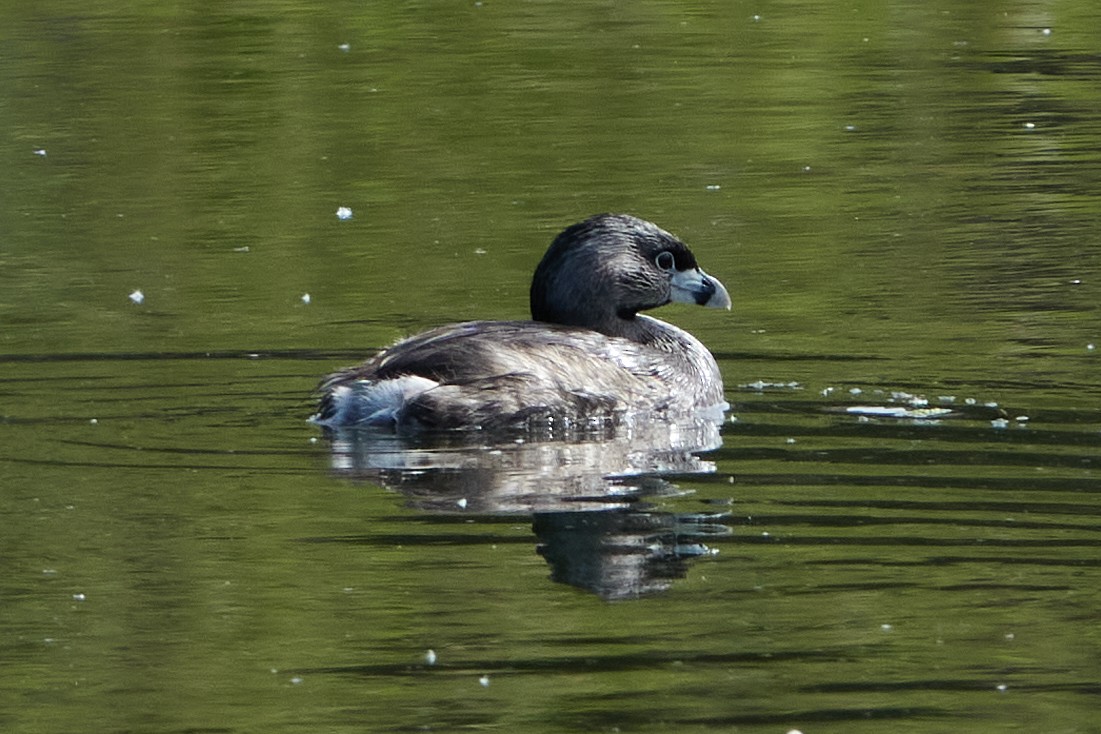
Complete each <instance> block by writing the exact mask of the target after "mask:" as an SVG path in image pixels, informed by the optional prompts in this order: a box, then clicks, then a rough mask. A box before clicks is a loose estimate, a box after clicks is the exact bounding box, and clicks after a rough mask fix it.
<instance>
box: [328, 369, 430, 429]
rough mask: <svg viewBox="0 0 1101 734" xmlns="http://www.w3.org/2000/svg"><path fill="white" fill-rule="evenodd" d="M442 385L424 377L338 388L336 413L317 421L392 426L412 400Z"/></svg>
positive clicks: (330, 423) (348, 385) (404, 377)
mask: <svg viewBox="0 0 1101 734" xmlns="http://www.w3.org/2000/svg"><path fill="white" fill-rule="evenodd" d="M438 385H439V383H438V382H436V381H435V380H429V379H428V378H427V377H421V376H420V375H403V376H401V377H395V378H392V379H389V380H381V381H379V382H371V381H368V380H362V381H359V382H353V383H350V384H343V385H338V386H336V387H334V388H333V391H332V396H331V400H332V406H333V411H332V413H331V414H330V415H329V416H328V417H327V418H322V419H317V418H315V419H314V422H315V423H319V424H320V425H324V426H348V425H360V426H392V425H394V424H395V423H397V421H398V418H399V416H400V414H401V411H402V410H403V409H404V408H405V404H406V403H407V402H408V401H409V400H410V399H411V398H413V397H414V396H416V395H419V394H421V393H422V392H424V391H425V390H431V389H432V388H434V387H437V386H438Z"/></svg>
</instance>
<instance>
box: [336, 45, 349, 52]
mask: <svg viewBox="0 0 1101 734" xmlns="http://www.w3.org/2000/svg"><path fill="white" fill-rule="evenodd" d="M337 48H339V49H340V50H341V51H343V52H344V53H348V52H349V51H351V50H352V44H350V43H342V44H340V45H339V46H337Z"/></svg>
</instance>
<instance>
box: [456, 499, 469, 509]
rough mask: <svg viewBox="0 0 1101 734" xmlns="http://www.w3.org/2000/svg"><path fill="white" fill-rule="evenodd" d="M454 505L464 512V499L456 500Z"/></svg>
mask: <svg viewBox="0 0 1101 734" xmlns="http://www.w3.org/2000/svg"><path fill="white" fill-rule="evenodd" d="M455 504H456V505H458V506H459V509H461V510H465V509H466V497H462V498H460V499H458V500H456V501H455Z"/></svg>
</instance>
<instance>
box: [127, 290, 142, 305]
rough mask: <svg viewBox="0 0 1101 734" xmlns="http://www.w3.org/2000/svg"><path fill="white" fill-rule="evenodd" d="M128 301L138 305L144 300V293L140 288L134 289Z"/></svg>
mask: <svg viewBox="0 0 1101 734" xmlns="http://www.w3.org/2000/svg"><path fill="white" fill-rule="evenodd" d="M130 301H131V302H133V303H136V304H138V305H139V306H140V305H141V304H142V303H143V302H144V301H145V294H144V293H142V292H141V291H140V290H136V291H134V292H133V293H131V294H130Z"/></svg>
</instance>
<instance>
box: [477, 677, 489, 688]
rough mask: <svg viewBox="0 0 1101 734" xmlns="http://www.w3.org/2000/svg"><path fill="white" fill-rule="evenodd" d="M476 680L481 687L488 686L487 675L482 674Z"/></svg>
mask: <svg viewBox="0 0 1101 734" xmlns="http://www.w3.org/2000/svg"><path fill="white" fill-rule="evenodd" d="M478 682H479V683H481V684H482V688H489V676H488V675H483V676H482V677H481V678H479V679H478Z"/></svg>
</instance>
